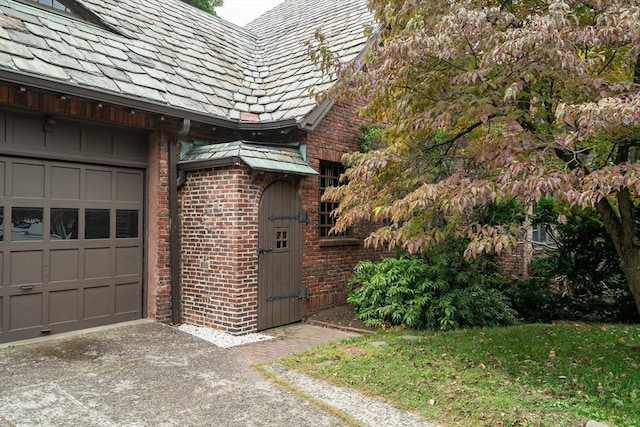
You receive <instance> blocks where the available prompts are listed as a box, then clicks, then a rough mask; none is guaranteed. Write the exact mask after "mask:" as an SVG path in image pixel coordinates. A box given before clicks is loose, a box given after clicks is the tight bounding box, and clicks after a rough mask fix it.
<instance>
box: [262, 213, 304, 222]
mask: <svg viewBox="0 0 640 427" xmlns="http://www.w3.org/2000/svg"><path fill="white" fill-rule="evenodd" d="M308 218H309V216H308V215H307V213H306V212H298V213H297V214H295V215H270V216H269V220H271V221H275V220H278V219H297V220H298V221H300V222H307V221H308Z"/></svg>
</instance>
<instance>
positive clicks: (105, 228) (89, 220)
mask: <svg viewBox="0 0 640 427" xmlns="http://www.w3.org/2000/svg"><path fill="white" fill-rule="evenodd" d="M84 221H85V227H84V238H85V239H108V238H109V236H110V234H111V231H110V229H111V228H110V223H111V220H110V212H109V209H87V210H86V211H85V212H84Z"/></svg>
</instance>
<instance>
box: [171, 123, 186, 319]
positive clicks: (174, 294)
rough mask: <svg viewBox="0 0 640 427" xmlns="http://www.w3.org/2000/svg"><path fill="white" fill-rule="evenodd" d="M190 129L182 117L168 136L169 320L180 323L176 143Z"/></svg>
mask: <svg viewBox="0 0 640 427" xmlns="http://www.w3.org/2000/svg"><path fill="white" fill-rule="evenodd" d="M190 130H191V121H190V120H189V119H182V125H181V126H180V129H178V131H177V132H176V133H175V134H173V135H172V136H171V138H169V141H168V142H167V143H168V144H169V162H168V163H169V223H170V231H169V254H170V258H171V260H170V264H171V321H172V322H173V324H174V325H177V324H179V323H182V306H181V302H182V301H181V296H182V283H181V281H180V242H179V240H178V237H179V236H178V164H177V156H178V149H177V144H178V141H180V140H181V139H182V138H184V137H185V136H187V134H188V133H189V131H190Z"/></svg>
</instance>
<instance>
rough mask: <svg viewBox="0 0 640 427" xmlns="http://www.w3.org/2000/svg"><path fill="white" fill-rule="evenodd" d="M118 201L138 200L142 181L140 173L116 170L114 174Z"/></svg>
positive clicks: (140, 194)
mask: <svg viewBox="0 0 640 427" xmlns="http://www.w3.org/2000/svg"><path fill="white" fill-rule="evenodd" d="M116 182H117V184H116V188H117V192H116V194H117V197H116V201H118V202H139V201H140V198H141V196H142V194H143V193H142V188H143V185H144V181H143V179H142V174H141V173H127V172H118V174H117V175H116Z"/></svg>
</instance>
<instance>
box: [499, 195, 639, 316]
mask: <svg viewBox="0 0 640 427" xmlns="http://www.w3.org/2000/svg"><path fill="white" fill-rule="evenodd" d="M560 209H561V207H560V206H558V205H557V204H556V203H555V202H554V201H553V200H550V199H548V200H543V201H541V203H540V204H539V205H538V206H537V210H536V211H537V212H536V216H535V218H534V221H539V222H540V223H544V224H548V226H549V228H550V229H552V230H553V233H552V235H553V236H554V240H555V245H554V246H555V247H550V248H546V249H545V250H544V252H543V254H541V255H539V256H536V257H534V259H533V260H532V262H531V266H530V276H531V277H530V278H529V279H527V280H523V281H520V282H518V283H516V284H514V285H513V286H512V287H510V288H509V289H507V290H505V293H506V295H507V296H508V297H509V299H510V300H511V302H512V306H513V307H514V309H515V310H516V311H517V312H518V314H519V316H520V317H521V318H522V319H523V320H525V321H528V322H546V321H551V320H599V321H622V322H625V321H637V320H640V319H638V313H637V310H636V308H635V305H634V301H633V297H632V296H631V293H630V292H629V289H628V286H627V283H626V281H625V279H624V276H623V275H622V271H621V270H620V266H619V264H618V263H619V261H618V256H617V254H616V252H615V249H614V247H613V244H612V243H611V239H610V238H609V236H608V235H607V232H606V230H605V228H604V226H603V225H602V223H601V222H600V220H599V218H598V215H597V213H596V212H594V211H593V210H592V209H576V208H574V209H570V210H567V211H566V212H564V213H565V215H566V218H567V220H566V221H565V222H563V223H560V222H558V221H556V218H557V217H558V213H559V212H560Z"/></svg>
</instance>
